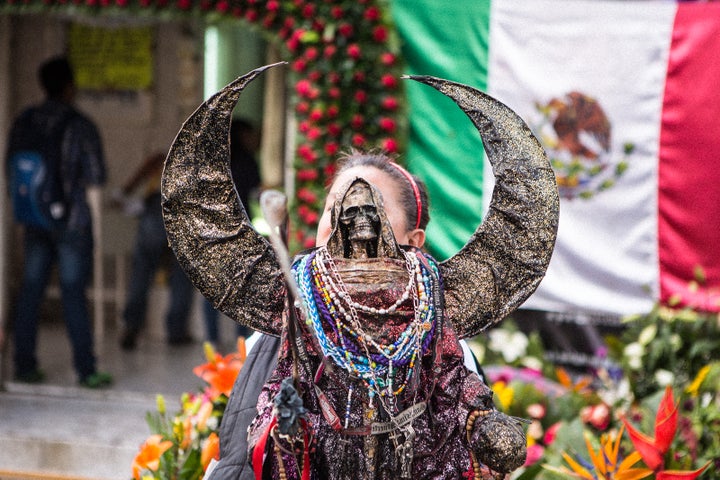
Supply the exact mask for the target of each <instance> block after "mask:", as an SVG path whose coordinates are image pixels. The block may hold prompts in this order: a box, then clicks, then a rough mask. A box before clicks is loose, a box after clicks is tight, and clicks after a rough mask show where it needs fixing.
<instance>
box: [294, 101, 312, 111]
mask: <svg viewBox="0 0 720 480" xmlns="http://www.w3.org/2000/svg"><path fill="white" fill-rule="evenodd" d="M295 111H296V112H297V113H302V114H304V113H307V112H309V111H310V104H309V103H308V102H299V103H298V104H297V105H296V106H295Z"/></svg>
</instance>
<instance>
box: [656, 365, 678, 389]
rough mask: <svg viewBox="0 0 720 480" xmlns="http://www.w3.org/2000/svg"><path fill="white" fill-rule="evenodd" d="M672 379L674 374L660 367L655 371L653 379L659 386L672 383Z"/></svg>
mask: <svg viewBox="0 0 720 480" xmlns="http://www.w3.org/2000/svg"><path fill="white" fill-rule="evenodd" d="M673 380H675V374H674V373H672V372H670V371H668V370H662V369H660V370H657V371H656V372H655V381H656V382H657V383H658V385H660V386H661V387H665V386H667V385H672V382H673Z"/></svg>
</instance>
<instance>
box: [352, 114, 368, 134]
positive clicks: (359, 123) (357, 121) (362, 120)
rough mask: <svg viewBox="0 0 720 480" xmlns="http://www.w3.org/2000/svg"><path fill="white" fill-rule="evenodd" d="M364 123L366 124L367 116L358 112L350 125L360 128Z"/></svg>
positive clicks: (356, 128)
mask: <svg viewBox="0 0 720 480" xmlns="http://www.w3.org/2000/svg"><path fill="white" fill-rule="evenodd" d="M364 124H365V117H363V116H362V115H360V114H359V113H356V114H355V115H353V117H352V120H350V125H351V126H352V128H354V129H355V130H359V129H360V128H361V127H362V126H363V125H364Z"/></svg>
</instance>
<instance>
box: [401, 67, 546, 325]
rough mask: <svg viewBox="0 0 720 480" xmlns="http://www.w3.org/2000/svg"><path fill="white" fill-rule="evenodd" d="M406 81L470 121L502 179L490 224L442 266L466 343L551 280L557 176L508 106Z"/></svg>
mask: <svg viewBox="0 0 720 480" xmlns="http://www.w3.org/2000/svg"><path fill="white" fill-rule="evenodd" d="M406 78H411V79H413V80H417V81H419V82H421V83H425V84H427V85H430V86H431V87H433V88H435V89H437V90H438V91H439V92H441V93H442V94H444V95H446V96H447V97H449V98H451V99H452V100H453V101H455V103H457V104H458V106H459V107H460V108H461V109H462V110H463V111H464V112H465V114H467V116H468V117H470V120H472V122H473V124H474V125H475V127H476V128H477V130H478V132H479V133H480V136H481V137H482V141H483V145H484V146H485V151H486V153H487V156H488V159H489V160H490V163H491V165H492V168H493V173H494V175H495V189H494V190H493V194H492V199H491V203H490V209H489V212H488V214H487V216H486V218H485V219H484V221H483V223H482V224H481V225H480V226H479V227H478V229H477V230H476V231H475V233H474V234H473V236H472V237H471V238H470V240H469V241H468V243H467V244H466V245H465V246H464V247H463V248H462V249H461V250H460V251H459V252H458V253H457V254H455V255H454V256H453V257H451V258H449V259H448V260H446V261H445V262H442V263H441V265H440V270H441V273H442V275H443V279H444V285H445V308H446V310H447V313H448V316H449V317H450V318H452V319H453V327H454V328H455V330H456V331H457V333H458V335H459V336H460V337H461V338H465V337H471V336H473V335H477V334H478V333H480V332H481V331H482V330H484V329H486V328H487V327H489V326H491V325H494V324H496V323H497V322H499V321H501V320H502V319H503V318H504V317H506V316H507V315H508V314H510V313H511V312H513V311H514V310H515V309H516V308H518V307H519V306H520V305H521V304H522V303H523V302H524V301H525V300H526V299H527V298H528V297H529V296H530V295H531V294H532V293H533V292H534V291H535V289H536V288H537V286H538V284H539V283H540V280H542V278H543V277H544V276H545V271H546V270H547V267H548V264H549V263H550V257H551V255H552V251H553V247H554V245H555V237H556V235H557V227H558V216H559V205H560V199H559V196H558V189H557V183H556V181H555V174H554V172H553V170H552V168H551V166H550V162H549V161H548V159H547V156H546V155H545V151H544V150H543V148H542V146H541V145H540V143H539V142H538V140H537V139H536V138H535V136H534V135H533V134H532V132H531V131H530V129H529V128H528V126H527V125H526V124H525V122H523V120H522V119H521V118H520V117H519V116H518V115H517V114H516V113H515V112H513V111H512V110H511V109H510V108H508V107H507V106H506V105H504V104H502V103H501V102H499V101H497V100H495V99H494V98H492V97H490V96H488V95H486V94H484V93H482V92H481V91H479V90H476V89H474V88H472V87H468V86H466V85H462V84H459V83H454V82H450V81H447V80H442V79H439V78H434V77H427V76H411V77H406Z"/></svg>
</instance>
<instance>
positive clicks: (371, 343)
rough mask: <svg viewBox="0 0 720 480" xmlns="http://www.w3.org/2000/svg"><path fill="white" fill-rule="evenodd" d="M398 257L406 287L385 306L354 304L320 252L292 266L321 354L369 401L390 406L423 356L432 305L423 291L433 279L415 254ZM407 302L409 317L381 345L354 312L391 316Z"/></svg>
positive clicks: (430, 332) (428, 289)
mask: <svg viewBox="0 0 720 480" xmlns="http://www.w3.org/2000/svg"><path fill="white" fill-rule="evenodd" d="M403 253H404V255H405V261H406V268H407V270H408V277H409V279H408V283H407V285H406V287H405V290H404V292H403V294H402V295H401V296H400V297H399V298H398V299H397V300H396V301H395V302H394V303H393V304H392V305H390V306H388V307H385V308H375V307H368V306H366V305H363V304H360V303H358V302H356V301H354V300H353V299H352V297H351V296H350V294H349V293H348V291H347V289H346V288H345V285H344V283H343V281H342V277H341V276H340V274H339V272H338V270H337V267H336V266H335V263H334V262H333V261H332V258H331V257H330V255H329V254H328V252H327V250H326V249H325V248H320V249H318V250H317V251H316V252H314V253H311V254H309V255H307V256H305V257H303V258H302V259H301V260H300V261H299V262H298V263H296V264H295V266H294V268H293V271H294V274H295V277H296V279H297V282H298V285H299V288H300V291H301V295H302V297H303V301H304V303H305V304H306V307H307V312H308V316H307V318H306V320H305V321H306V323H307V325H308V327H310V328H311V329H312V331H313V332H314V333H315V335H316V337H317V339H318V343H319V345H320V348H321V350H322V352H323V354H324V355H325V356H326V357H329V358H331V359H332V360H333V361H334V362H335V363H336V364H337V365H339V366H340V367H342V368H343V369H345V370H346V371H347V372H348V373H349V374H350V375H353V376H356V377H358V378H360V379H361V380H362V381H363V382H364V384H365V385H366V387H367V388H368V395H369V397H370V399H371V401H372V398H373V397H374V396H375V395H376V394H377V395H379V396H380V398H381V399H382V398H383V397H385V398H386V399H391V401H392V403H393V404H394V397H395V396H396V395H399V394H400V393H402V392H403V390H405V388H406V387H407V385H408V384H409V383H410V380H411V378H412V376H413V372H414V371H415V364H416V362H417V361H419V357H422V355H424V354H425V353H426V351H427V349H428V348H429V345H430V343H431V341H432V337H433V332H434V327H435V322H434V317H435V305H434V299H433V297H432V295H430V294H429V292H431V291H432V289H433V286H434V284H433V283H434V280H433V279H434V278H435V275H433V272H429V271H428V270H427V267H425V265H424V264H423V262H420V261H419V260H418V258H417V255H418V253H414V252H403ZM431 268H432V266H431ZM410 298H412V300H413V307H414V308H413V310H414V318H413V320H412V321H411V322H410V323H409V324H408V325H407V327H406V328H405V330H404V331H403V332H402V333H401V334H400V335H399V336H398V338H397V339H395V341H393V342H391V343H389V344H387V345H386V344H383V343H381V341H379V340H378V339H375V338H374V337H373V336H372V335H371V334H369V333H367V332H366V331H365V329H364V328H363V326H362V324H361V322H360V319H359V317H358V311H361V312H364V313H369V314H372V315H380V316H384V315H392V314H393V313H395V312H396V310H397V308H398V307H399V306H400V305H402V303H403V302H405V301H407V300H408V299H410ZM330 332H332V334H329V333H330ZM400 367H405V368H406V373H405V375H404V376H403V378H402V381H401V382H400V383H399V385H397V384H396V385H393V383H394V377H395V374H396V373H397V371H398V368H400ZM348 404H349V401H348Z"/></svg>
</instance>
